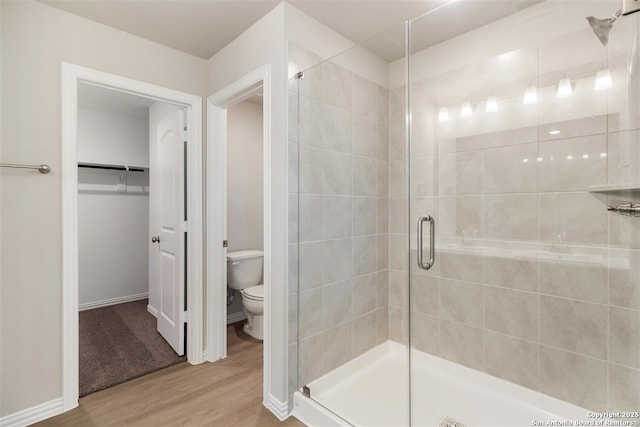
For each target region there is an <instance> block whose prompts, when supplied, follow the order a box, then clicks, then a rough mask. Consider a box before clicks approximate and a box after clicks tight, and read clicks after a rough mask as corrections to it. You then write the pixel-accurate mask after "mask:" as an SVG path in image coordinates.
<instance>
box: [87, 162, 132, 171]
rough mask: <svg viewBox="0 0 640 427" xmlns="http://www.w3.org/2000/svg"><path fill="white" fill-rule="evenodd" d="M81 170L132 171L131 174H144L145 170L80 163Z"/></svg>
mask: <svg viewBox="0 0 640 427" xmlns="http://www.w3.org/2000/svg"><path fill="white" fill-rule="evenodd" d="M78 167H79V168H88V169H107V170H115V171H130V172H144V168H140V167H135V166H120V165H99V164H94V163H78Z"/></svg>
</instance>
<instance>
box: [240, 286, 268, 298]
mask: <svg viewBox="0 0 640 427" xmlns="http://www.w3.org/2000/svg"><path fill="white" fill-rule="evenodd" d="M242 295H244V296H245V297H247V298H249V299H254V300H263V299H264V285H257V286H251V287H250V288H247V289H245V290H244V291H242Z"/></svg>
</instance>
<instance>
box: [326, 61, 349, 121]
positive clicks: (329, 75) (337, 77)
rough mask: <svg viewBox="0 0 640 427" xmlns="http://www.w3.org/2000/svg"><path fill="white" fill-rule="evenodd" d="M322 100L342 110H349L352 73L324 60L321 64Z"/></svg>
mask: <svg viewBox="0 0 640 427" xmlns="http://www.w3.org/2000/svg"><path fill="white" fill-rule="evenodd" d="M322 68H323V70H322V73H323V89H324V101H325V102H326V103H327V104H329V105H333V106H336V107H339V108H342V109H344V110H348V111H351V106H352V93H351V86H352V80H353V79H352V77H353V76H352V74H351V72H349V71H347V70H346V69H344V68H342V67H340V66H338V65H336V64H334V63H333V62H329V61H327V62H325V63H324V64H323V65H322Z"/></svg>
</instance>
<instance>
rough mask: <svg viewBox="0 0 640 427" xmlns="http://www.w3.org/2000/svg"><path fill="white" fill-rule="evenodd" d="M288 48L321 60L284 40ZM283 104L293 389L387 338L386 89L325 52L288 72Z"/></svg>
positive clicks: (303, 61) (308, 58)
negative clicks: (295, 74) (295, 76)
mask: <svg viewBox="0 0 640 427" xmlns="http://www.w3.org/2000/svg"><path fill="white" fill-rule="evenodd" d="M289 55H290V57H296V56H298V57H300V56H302V57H305V58H304V59H302V60H300V59H299V60H298V61H295V62H297V63H298V64H299V63H320V58H313V55H312V54H310V53H309V52H306V51H303V50H302V49H300V48H297V47H295V46H293V45H290V46H289ZM314 61H315V62H314ZM297 91H299V93H297ZM289 109H290V111H289V126H290V131H289V135H290V136H289V138H290V139H289V158H290V161H291V163H290V171H291V172H290V181H289V191H290V196H289V203H290V210H289V216H290V221H289V224H290V230H289V242H290V251H289V254H290V255H289V265H290V266H291V267H294V268H295V267H296V266H297V267H298V270H297V271H294V270H291V272H290V277H289V283H290V301H289V306H290V314H291V318H290V343H291V344H290V352H291V353H292V354H291V356H292V357H293V359H292V358H291V357H290V360H295V359H296V357H295V345H296V344H295V340H296V334H295V332H297V333H298V335H299V358H298V361H299V365H298V369H299V381H295V380H294V378H295V372H294V370H293V369H292V371H291V377H292V380H291V385H292V389H296V388H298V387H299V386H302V385H304V384H307V383H308V382H310V381H312V380H314V379H316V378H318V377H320V376H322V375H323V374H324V373H326V372H328V371H330V370H332V369H335V368H337V367H338V366H340V365H342V364H344V363H346V362H348V361H349V360H351V359H352V358H354V357H356V356H358V355H360V354H361V353H363V352H365V351H367V350H369V349H370V348H373V347H374V346H376V345H377V344H380V343H382V342H384V341H386V340H387V338H388V295H389V288H388V286H389V285H388V282H389V271H388V252H389V251H388V203H389V201H388V182H389V181H388V175H389V157H388V156H389V94H388V91H387V89H386V88H383V87H381V86H379V85H376V84H375V83H373V82H371V81H369V80H367V79H365V78H363V77H360V76H359V75H358V74H356V73H353V72H351V71H348V70H347V69H345V68H343V67H341V66H339V65H337V64H336V63H334V62H332V61H328V62H324V63H322V64H321V65H318V66H316V67H314V68H312V69H310V70H308V71H305V73H304V79H300V80H297V81H296V80H292V81H291V84H290V92H289ZM297 114H299V119H298V117H296V115H297ZM298 159H299V164H298V163H297V160H298ZM297 292H299V294H297ZM298 298H299V305H298ZM296 308H299V311H298V312H296ZM296 382H297V384H296Z"/></svg>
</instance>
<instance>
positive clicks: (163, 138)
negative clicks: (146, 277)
mask: <svg viewBox="0 0 640 427" xmlns="http://www.w3.org/2000/svg"><path fill="white" fill-rule="evenodd" d="M184 122H185V120H184V111H183V110H179V111H176V112H175V113H173V114H172V115H171V116H170V117H169V118H168V119H166V120H164V121H162V122H161V123H160V124H158V129H157V131H158V132H157V140H156V146H155V147H154V148H155V150H154V151H155V156H152V157H155V159H156V162H155V164H152V165H151V167H152V168H154V167H155V168H156V169H157V170H156V173H155V174H153V176H155V177H156V179H155V181H154V180H152V181H151V182H150V185H151V188H152V189H153V188H154V186H155V191H152V193H151V200H150V203H149V206H150V207H152V209H151V211H150V215H151V216H152V217H155V218H153V219H152V220H151V221H150V224H154V225H155V227H157V228H156V229H155V230H151V236H152V242H151V244H152V245H157V248H158V250H157V251H156V254H157V263H156V268H157V271H156V274H153V275H151V276H150V278H153V277H155V278H156V280H158V282H159V286H158V290H159V292H158V294H159V299H158V307H157V311H158V313H157V318H158V332H159V333H160V334H161V335H162V336H163V337H164V339H165V340H167V342H168V343H169V344H170V345H171V347H173V349H174V350H175V351H176V353H178V355H180V356H182V355H183V354H184V316H183V313H184V311H185V309H184V301H185V292H184V283H185V282H184V274H185V268H184V240H185V239H184V229H183V224H184V220H185V218H184V215H185V212H184V207H185V203H184V196H185V194H184V138H183V137H182V135H184ZM154 199H155V200H154Z"/></svg>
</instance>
